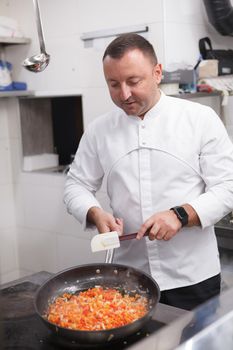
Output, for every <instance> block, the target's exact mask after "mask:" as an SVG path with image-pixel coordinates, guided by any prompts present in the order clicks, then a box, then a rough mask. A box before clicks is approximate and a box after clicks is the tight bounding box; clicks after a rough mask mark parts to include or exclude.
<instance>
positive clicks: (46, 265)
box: [18, 227, 57, 272]
mask: <svg viewBox="0 0 233 350" xmlns="http://www.w3.org/2000/svg"><path fill="white" fill-rule="evenodd" d="M18 252H19V253H18V254H19V261H20V269H23V270H27V271H31V272H38V271H44V270H45V271H49V272H55V271H56V267H57V251H56V234H55V233H54V232H49V231H44V230H40V229H27V228H25V227H23V228H19V229H18Z"/></svg>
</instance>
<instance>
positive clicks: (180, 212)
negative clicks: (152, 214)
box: [171, 207, 188, 226]
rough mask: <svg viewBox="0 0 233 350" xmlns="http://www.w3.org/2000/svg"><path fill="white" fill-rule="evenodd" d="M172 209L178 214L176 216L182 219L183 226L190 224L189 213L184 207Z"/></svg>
mask: <svg viewBox="0 0 233 350" xmlns="http://www.w3.org/2000/svg"><path fill="white" fill-rule="evenodd" d="M171 209H172V210H173V211H174V213H175V214H176V216H177V217H178V219H179V220H180V222H181V224H182V226H185V225H187V224H188V214H187V212H186V210H185V209H184V208H183V207H174V208H171Z"/></svg>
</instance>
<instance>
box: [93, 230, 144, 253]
mask: <svg viewBox="0 0 233 350" xmlns="http://www.w3.org/2000/svg"><path fill="white" fill-rule="evenodd" d="M146 235H148V233H146ZM136 236H137V232H136V233H129V234H127V235H122V236H119V234H118V233H117V232H116V231H111V232H106V233H101V234H98V235H96V236H94V237H93V238H92V240H91V250H92V252H99V251H101V250H109V249H114V248H119V247H120V242H121V241H127V240H129V239H134V238H136Z"/></svg>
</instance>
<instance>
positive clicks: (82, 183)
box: [64, 94, 233, 290]
mask: <svg viewBox="0 0 233 350" xmlns="http://www.w3.org/2000/svg"><path fill="white" fill-rule="evenodd" d="M104 177H105V179H106V185H107V193H108V196H109V199H110V205H111V208H112V210H113V214H114V216H115V217H119V218H123V220H124V232H125V233H131V232H137V230H138V229H139V228H140V226H141V225H142V223H143V222H144V221H145V220H146V219H148V218H149V217H150V216H151V215H153V214H154V213H156V212H159V211H163V210H167V209H169V208H171V207H173V206H176V205H182V204H184V203H189V204H190V205H191V206H192V207H193V208H194V209H195V210H196V212H197V214H198V216H199V218H200V221H201V227H197V226H195V227H184V228H182V229H181V230H180V231H179V232H178V233H177V234H176V235H175V236H174V237H173V238H172V239H171V240H169V241H164V240H154V241H150V240H149V239H148V238H143V239H142V240H140V241H138V240H131V241H125V242H122V243H121V247H120V248H119V249H116V250H115V257H114V261H115V262H117V263H122V264H126V265H131V266H133V267H138V268H140V269H142V270H143V271H145V272H149V273H151V275H152V276H153V278H154V279H155V280H156V281H157V282H158V284H159V286H160V289H161V290H166V289H172V288H178V287H184V286H188V285H192V284H195V283H198V282H201V281H203V280H205V279H207V278H210V277H212V276H214V275H216V274H218V273H219V272H220V263H219V256H218V249H217V243H216V237H215V234H214V227H213V225H214V224H215V223H216V222H217V221H218V220H219V219H221V218H222V217H223V216H224V215H226V214H227V213H228V212H229V211H230V210H232V208H233V145H232V143H231V141H230V139H229V138H228V135H227V132H226V129H225V127H224V126H223V124H222V122H221V120H220V118H219V117H218V116H217V114H216V113H215V112H214V111H213V110H212V109H211V108H210V107H207V106H203V105H201V104H199V103H195V102H190V101H187V100H183V99H178V98H174V97H169V96H166V95H164V94H162V95H161V98H160V100H159V102H158V103H157V104H156V105H155V106H154V107H153V108H152V109H151V110H150V111H149V112H147V113H146V115H145V117H144V119H143V120H141V119H140V118H139V117H137V116H128V115H126V114H125V113H124V111H122V110H120V109H116V110H114V111H113V112H111V113H107V114H105V115H103V116H101V117H99V118H97V119H96V120H94V122H92V123H91V124H90V125H89V127H88V128H87V130H86V132H85V133H84V135H83V137H82V139H81V142H80V145H79V148H78V151H77V154H76V156H75V160H74V162H73V164H72V166H71V168H70V171H69V173H68V176H67V181H66V185H65V195H64V200H65V203H66V205H67V209H68V211H69V212H70V213H71V214H73V215H74V216H75V217H76V218H77V219H78V220H79V221H80V223H82V224H83V225H84V227H85V225H86V215H87V211H88V209H89V208H90V207H93V206H98V207H100V203H99V202H98V201H97V199H96V198H95V193H96V191H97V190H98V189H99V188H100V186H101V184H102V181H103V178H104Z"/></svg>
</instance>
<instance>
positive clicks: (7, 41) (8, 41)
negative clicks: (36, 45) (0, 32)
mask: <svg viewBox="0 0 233 350" xmlns="http://www.w3.org/2000/svg"><path fill="white" fill-rule="evenodd" d="M30 42H31V39H30V38H14V37H5V36H0V45H15V44H16V45H18V44H29V43H30Z"/></svg>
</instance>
